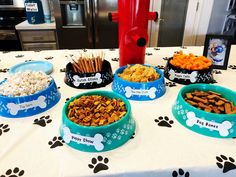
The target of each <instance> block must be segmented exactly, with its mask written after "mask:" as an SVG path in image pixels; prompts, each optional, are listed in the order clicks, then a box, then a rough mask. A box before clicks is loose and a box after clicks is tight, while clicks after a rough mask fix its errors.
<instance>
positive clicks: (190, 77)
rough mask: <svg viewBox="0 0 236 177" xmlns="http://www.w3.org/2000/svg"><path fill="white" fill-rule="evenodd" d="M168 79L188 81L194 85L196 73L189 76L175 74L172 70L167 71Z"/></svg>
mask: <svg viewBox="0 0 236 177" xmlns="http://www.w3.org/2000/svg"><path fill="white" fill-rule="evenodd" d="M169 74H170V76H169V79H170V80H174V79H175V78H177V79H188V80H190V82H192V83H194V82H196V81H197V71H193V72H192V73H191V74H185V73H176V72H175V71H174V70H173V69H171V70H170V71H169Z"/></svg>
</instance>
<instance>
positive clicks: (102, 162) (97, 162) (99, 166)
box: [88, 156, 109, 173]
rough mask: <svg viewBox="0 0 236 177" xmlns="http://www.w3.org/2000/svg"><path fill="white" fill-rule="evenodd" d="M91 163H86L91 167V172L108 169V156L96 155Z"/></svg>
mask: <svg viewBox="0 0 236 177" xmlns="http://www.w3.org/2000/svg"><path fill="white" fill-rule="evenodd" d="M91 162H92V164H88V166H89V168H92V169H93V173H97V172H99V171H102V170H108V166H107V165H106V164H107V163H108V162H109V160H108V158H106V157H105V158H104V159H103V157H102V156H98V157H97V158H92V160H91Z"/></svg>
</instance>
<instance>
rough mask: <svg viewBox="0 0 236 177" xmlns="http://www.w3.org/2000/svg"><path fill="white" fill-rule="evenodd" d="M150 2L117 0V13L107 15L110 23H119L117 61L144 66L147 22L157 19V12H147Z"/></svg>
mask: <svg viewBox="0 0 236 177" xmlns="http://www.w3.org/2000/svg"><path fill="white" fill-rule="evenodd" d="M149 5H150V0H118V13H109V15H108V17H109V20H110V21H113V22H118V23H119V61H120V66H123V65H126V64H137V63H139V64H144V58H145V50H146V44H147V41H148V34H147V30H148V20H155V21H157V19H158V13H157V12H149Z"/></svg>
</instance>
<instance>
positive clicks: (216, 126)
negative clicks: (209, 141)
mask: <svg viewBox="0 0 236 177" xmlns="http://www.w3.org/2000/svg"><path fill="white" fill-rule="evenodd" d="M194 90H202V91H213V92H217V93H220V94H221V95H222V97H224V98H226V99H227V100H230V101H232V102H233V104H234V105H236V92H234V91H232V90H229V89H227V88H224V87H221V86H216V85H210V84H192V85H188V86H185V87H183V88H182V89H181V90H180V92H179V94H178V96H177V99H176V102H175V103H174V105H173V107H172V113H173V115H174V116H175V118H176V119H177V120H178V121H179V122H180V123H181V124H182V125H183V126H185V127H186V128H188V129H190V130H192V131H194V132H197V133H200V134H202V135H206V136H211V137H216V138H232V137H236V114H216V113H209V112H206V111H203V110H199V109H197V108H195V107H194V106H192V105H190V104H189V103H187V102H186V101H185V100H184V96H185V94H186V93H188V92H192V91H194Z"/></svg>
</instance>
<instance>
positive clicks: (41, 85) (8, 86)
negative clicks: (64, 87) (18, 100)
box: [0, 71, 52, 97]
mask: <svg viewBox="0 0 236 177" xmlns="http://www.w3.org/2000/svg"><path fill="white" fill-rule="evenodd" d="M51 80H52V78H51V77H50V76H48V75H46V74H45V73H44V72H41V71H23V72H17V73H15V74H11V75H9V77H8V78H7V79H6V81H5V82H3V83H2V84H1V85H0V95H3V96H9V97H10V96H12V97H16V96H27V95H32V94H34V93H37V92H39V91H41V90H44V89H45V88H47V87H48V86H49V84H50V82H51Z"/></svg>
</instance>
